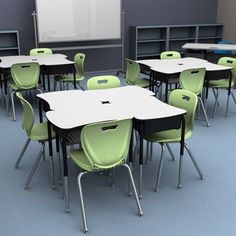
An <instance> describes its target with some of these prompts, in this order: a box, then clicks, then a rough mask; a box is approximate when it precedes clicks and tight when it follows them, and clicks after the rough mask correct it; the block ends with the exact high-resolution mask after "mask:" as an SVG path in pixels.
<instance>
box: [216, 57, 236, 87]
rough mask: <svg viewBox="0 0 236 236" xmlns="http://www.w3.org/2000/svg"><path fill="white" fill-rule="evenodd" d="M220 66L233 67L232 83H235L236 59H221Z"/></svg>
mask: <svg viewBox="0 0 236 236" xmlns="http://www.w3.org/2000/svg"><path fill="white" fill-rule="evenodd" d="M218 64H219V65H222V66H229V67H232V68H233V69H232V82H233V83H234V82H235V78H236V58H233V57H221V58H220V59H219V61H218Z"/></svg>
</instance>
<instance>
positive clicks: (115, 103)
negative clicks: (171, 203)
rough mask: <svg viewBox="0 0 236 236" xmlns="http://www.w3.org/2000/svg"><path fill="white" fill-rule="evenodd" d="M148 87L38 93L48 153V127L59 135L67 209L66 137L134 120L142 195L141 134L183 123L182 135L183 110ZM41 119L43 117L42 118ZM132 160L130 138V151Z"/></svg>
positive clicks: (182, 141) (67, 205)
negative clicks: (96, 125)
mask: <svg viewBox="0 0 236 236" xmlns="http://www.w3.org/2000/svg"><path fill="white" fill-rule="evenodd" d="M153 95H154V93H153V92H151V91H150V90H147V89H143V88H140V87H136V86H124V87H119V88H113V89H102V90H87V91H81V90H69V91H59V92H51V93H44V94H38V95H37V96H38V98H39V99H40V103H41V104H42V105H43V109H44V111H46V117H47V119H48V124H49V125H48V130H49V147H50V149H49V153H50V155H52V144H51V138H50V137H51V134H50V132H51V128H50V127H51V126H50V125H52V126H53V129H54V130H55V131H56V133H57V135H58V136H59V137H60V140H61V146H62V153H63V166H64V188H65V204H66V210H67V211H69V201H68V167H67V154H66V140H67V139H66V136H67V135H68V134H69V133H70V132H71V131H74V130H76V129H78V128H81V127H83V126H84V125H87V124H90V123H95V122H100V121H109V120H119V119H126V118H129V119H133V126H134V128H135V129H136V130H138V131H139V134H140V156H139V164H140V171H139V173H140V175H139V195H140V196H141V186H142V166H143V135H145V134H148V133H153V132H157V131H163V130H168V129H177V128H180V126H181V124H183V125H182V134H184V129H185V121H184V116H183V114H185V113H186V111H185V110H182V109H179V108H176V107H173V106H170V105H168V104H166V103H163V102H161V101H159V100H158V99H157V98H156V97H154V96H153ZM41 118H42V117H41ZM183 148H184V135H182V139H181V148H180V155H183ZM129 157H130V161H132V141H131V148H130V152H129Z"/></svg>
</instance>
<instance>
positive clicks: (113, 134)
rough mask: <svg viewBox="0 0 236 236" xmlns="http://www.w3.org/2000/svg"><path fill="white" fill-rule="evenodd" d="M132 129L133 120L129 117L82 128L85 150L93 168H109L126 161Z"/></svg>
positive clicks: (82, 140)
mask: <svg viewBox="0 0 236 236" xmlns="http://www.w3.org/2000/svg"><path fill="white" fill-rule="evenodd" d="M131 130H132V122H131V120H128V119H126V120H119V121H109V122H101V123H96V124H90V125H87V126H85V127H84V128H83V129H82V132H81V143H82V147H83V151H84V153H85V155H86V156H87V158H88V160H89V162H90V164H91V166H92V167H93V170H101V169H109V168H113V167H116V166H118V165H121V164H122V163H125V161H126V158H127V155H128V151H129V145H130V137H131Z"/></svg>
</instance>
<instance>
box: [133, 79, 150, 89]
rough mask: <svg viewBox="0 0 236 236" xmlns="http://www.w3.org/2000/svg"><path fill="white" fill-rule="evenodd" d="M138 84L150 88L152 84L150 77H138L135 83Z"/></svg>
mask: <svg viewBox="0 0 236 236" xmlns="http://www.w3.org/2000/svg"><path fill="white" fill-rule="evenodd" d="M135 85H136V86H139V87H142V88H148V87H149V85H150V80H149V79H138V80H137V81H136V83H135Z"/></svg>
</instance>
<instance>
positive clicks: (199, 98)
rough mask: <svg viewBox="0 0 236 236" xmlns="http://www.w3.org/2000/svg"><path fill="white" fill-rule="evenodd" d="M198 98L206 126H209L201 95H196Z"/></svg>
mask: <svg viewBox="0 0 236 236" xmlns="http://www.w3.org/2000/svg"><path fill="white" fill-rule="evenodd" d="M198 100H199V102H200V105H201V107H202V111H203V114H204V117H205V120H206V125H207V127H209V126H210V123H209V120H208V117H207V113H206V110H205V107H204V104H203V101H202V99H201V97H198Z"/></svg>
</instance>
